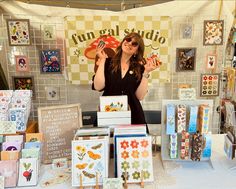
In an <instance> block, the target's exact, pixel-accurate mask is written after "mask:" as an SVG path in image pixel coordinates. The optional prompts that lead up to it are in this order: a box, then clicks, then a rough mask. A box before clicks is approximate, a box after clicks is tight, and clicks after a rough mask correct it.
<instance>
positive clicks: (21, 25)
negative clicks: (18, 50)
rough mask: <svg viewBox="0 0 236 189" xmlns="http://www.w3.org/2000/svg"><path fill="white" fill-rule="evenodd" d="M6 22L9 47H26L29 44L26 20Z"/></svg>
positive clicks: (28, 30)
mask: <svg viewBox="0 0 236 189" xmlns="http://www.w3.org/2000/svg"><path fill="white" fill-rule="evenodd" d="M6 22H7V31H8V41H9V45H10V46H27V45H30V44H31V42H30V24H29V20H28V19H7V20H6Z"/></svg>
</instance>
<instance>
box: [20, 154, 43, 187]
mask: <svg viewBox="0 0 236 189" xmlns="http://www.w3.org/2000/svg"><path fill="white" fill-rule="evenodd" d="M37 182H38V160H37V159H36V158H27V159H20V162H19V178H18V186H34V185H37Z"/></svg>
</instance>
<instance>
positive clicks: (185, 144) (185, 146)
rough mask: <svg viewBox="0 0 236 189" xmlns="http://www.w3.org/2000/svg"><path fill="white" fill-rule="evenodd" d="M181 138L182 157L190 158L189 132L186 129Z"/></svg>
mask: <svg viewBox="0 0 236 189" xmlns="http://www.w3.org/2000/svg"><path fill="white" fill-rule="evenodd" d="M181 135H182V138H181V150H180V158H181V159H188V158H189V133H188V132H186V131H182V134H181Z"/></svg>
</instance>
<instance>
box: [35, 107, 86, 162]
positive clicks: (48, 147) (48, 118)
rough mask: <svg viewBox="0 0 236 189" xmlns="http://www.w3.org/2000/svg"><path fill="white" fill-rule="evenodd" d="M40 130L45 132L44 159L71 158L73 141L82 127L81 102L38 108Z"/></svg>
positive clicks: (45, 160) (48, 160) (50, 160)
mask: <svg viewBox="0 0 236 189" xmlns="http://www.w3.org/2000/svg"><path fill="white" fill-rule="evenodd" d="M38 121H39V132H41V133H43V138H44V142H43V146H42V161H43V163H51V162H52V160H53V159H56V158H62V157H66V158H71V141H72V140H73V137H74V134H75V132H76V130H77V129H79V128H80V127H82V114H81V109H80V104H70V105H60V106H50V107H40V108H38Z"/></svg>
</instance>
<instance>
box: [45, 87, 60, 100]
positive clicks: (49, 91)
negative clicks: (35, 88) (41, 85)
mask: <svg viewBox="0 0 236 189" xmlns="http://www.w3.org/2000/svg"><path fill="white" fill-rule="evenodd" d="M45 90H46V99H47V100H59V99H60V94H59V91H60V88H59V87H45Z"/></svg>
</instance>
